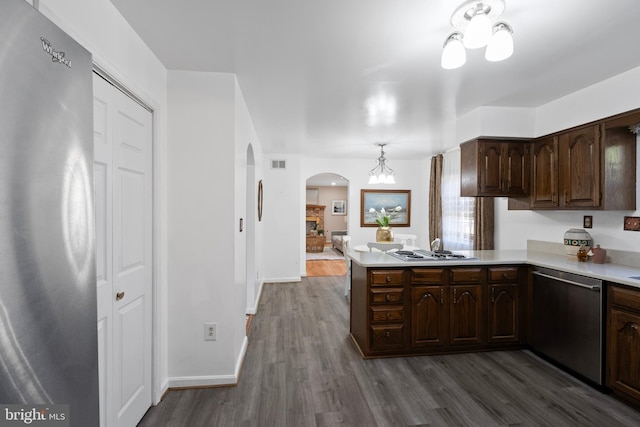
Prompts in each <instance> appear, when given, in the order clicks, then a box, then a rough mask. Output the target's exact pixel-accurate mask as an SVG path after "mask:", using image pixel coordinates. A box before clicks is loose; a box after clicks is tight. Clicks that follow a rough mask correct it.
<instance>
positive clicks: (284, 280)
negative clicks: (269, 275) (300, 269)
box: [264, 276, 302, 283]
mask: <svg viewBox="0 0 640 427" xmlns="http://www.w3.org/2000/svg"><path fill="white" fill-rule="evenodd" d="M291 282H302V278H300V276H296V277H281V278H275V279H264V283H291Z"/></svg>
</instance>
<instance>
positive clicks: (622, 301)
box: [609, 286, 640, 312]
mask: <svg viewBox="0 0 640 427" xmlns="http://www.w3.org/2000/svg"><path fill="white" fill-rule="evenodd" d="M609 298H610V300H611V304H614V305H617V306H621V307H626V308H628V309H631V310H634V311H638V312H640V291H636V290H632V289H627V288H622V287H618V286H611V287H610V288H609Z"/></svg>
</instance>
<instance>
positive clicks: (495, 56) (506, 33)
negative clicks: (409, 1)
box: [484, 22, 513, 62]
mask: <svg viewBox="0 0 640 427" xmlns="http://www.w3.org/2000/svg"><path fill="white" fill-rule="evenodd" d="M512 33H513V30H512V29H511V27H510V26H509V25H507V24H505V23H504V22H500V23H498V24H496V25H495V26H494V27H493V36H491V40H490V41H489V45H488V46H487V50H486V52H485V54H484V57H485V58H486V59H487V61H493V62H496V61H503V60H505V59H507V58H509V57H510V56H511V55H512V54H513V37H512V36H511V34H512Z"/></svg>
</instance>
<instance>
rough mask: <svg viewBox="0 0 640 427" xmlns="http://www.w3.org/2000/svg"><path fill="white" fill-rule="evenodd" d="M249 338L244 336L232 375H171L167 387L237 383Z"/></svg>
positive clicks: (212, 385)
mask: <svg viewBox="0 0 640 427" xmlns="http://www.w3.org/2000/svg"><path fill="white" fill-rule="evenodd" d="M248 345H249V340H248V339H247V337H244V341H243V342H242V348H241V349H240V354H238V359H237V360H236V367H235V372H234V373H233V374H232V375H201V376H192V377H173V378H169V380H168V388H169V389H172V388H198V387H222V386H234V385H236V384H238V379H239V378H240V371H241V370H242V364H243V363H244V358H245V356H246V354H247V347H248Z"/></svg>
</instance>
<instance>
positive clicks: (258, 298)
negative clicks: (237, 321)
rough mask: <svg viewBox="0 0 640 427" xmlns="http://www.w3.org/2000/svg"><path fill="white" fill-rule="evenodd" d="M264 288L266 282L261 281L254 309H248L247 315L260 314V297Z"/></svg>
mask: <svg viewBox="0 0 640 427" xmlns="http://www.w3.org/2000/svg"><path fill="white" fill-rule="evenodd" d="M263 288H264V280H261V281H260V287H259V288H258V296H257V297H256V300H255V302H254V306H253V307H247V314H256V313H257V312H258V306H259V305H260V297H262V289H263Z"/></svg>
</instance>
